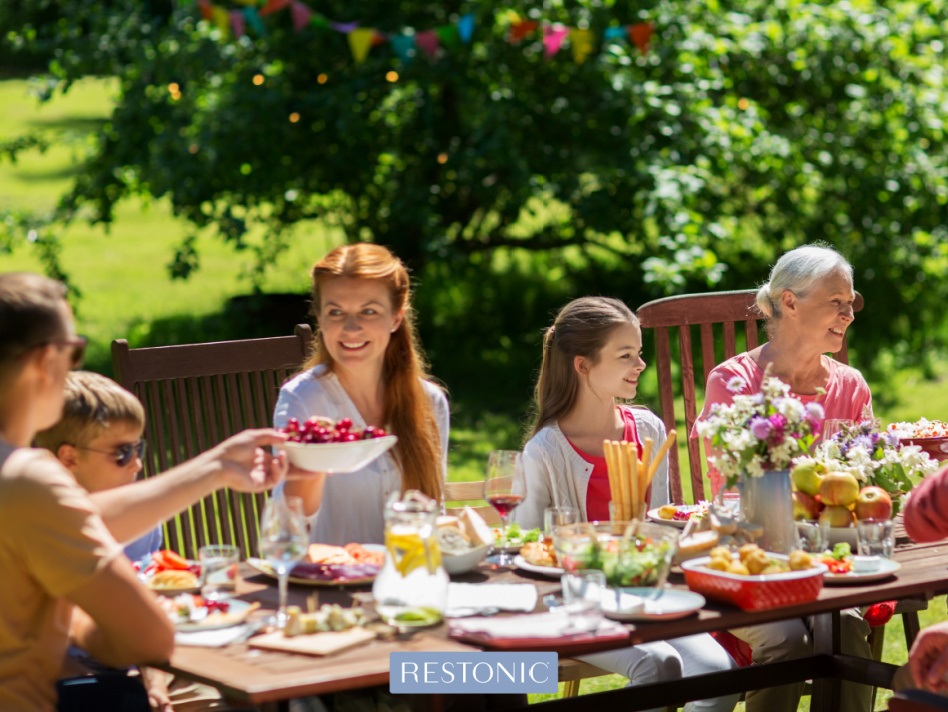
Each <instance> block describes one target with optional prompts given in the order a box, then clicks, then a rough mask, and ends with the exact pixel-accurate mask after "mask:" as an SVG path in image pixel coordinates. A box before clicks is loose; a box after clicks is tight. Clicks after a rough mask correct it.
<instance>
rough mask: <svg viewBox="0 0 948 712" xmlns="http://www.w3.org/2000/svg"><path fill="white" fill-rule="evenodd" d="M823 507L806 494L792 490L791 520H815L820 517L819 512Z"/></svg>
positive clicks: (814, 498)
mask: <svg viewBox="0 0 948 712" xmlns="http://www.w3.org/2000/svg"><path fill="white" fill-rule="evenodd" d="M822 508H823V506H822V505H821V504H820V502H819V501H818V500H817V499H816V497H811V496H810V495H808V494H807V493H806V492H801V491H800V490H794V492H793V518H794V519H816V518H817V517H819V516H820V510H821V509H822Z"/></svg>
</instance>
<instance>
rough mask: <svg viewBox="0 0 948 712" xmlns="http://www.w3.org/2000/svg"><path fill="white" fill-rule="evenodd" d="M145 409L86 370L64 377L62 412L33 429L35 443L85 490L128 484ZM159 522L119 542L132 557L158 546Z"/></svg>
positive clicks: (139, 450) (141, 446)
mask: <svg viewBox="0 0 948 712" xmlns="http://www.w3.org/2000/svg"><path fill="white" fill-rule="evenodd" d="M144 429H145V409H144V408H142V404H141V403H140V402H139V401H138V399H137V398H136V397H135V396H134V395H132V394H131V393H129V392H128V391H127V390H125V389H124V388H122V387H121V386H120V385H119V384H118V383H116V382H115V381H113V380H112V379H111V378H106V377H105V376H101V375H99V374H98V373H92V372H91V371H72V372H70V373H69V374H68V375H67V376H66V401H65V403H64V404H63V415H62V418H60V419H59V422H58V423H56V424H55V425H54V426H53V427H51V428H49V429H47V430H44V431H42V432H40V433H38V434H37V436H36V444H37V445H38V446H39V447H44V448H46V449H47V450H49V451H50V452H52V453H53V454H54V455H55V456H56V457H57V458H58V459H59V461H60V462H61V463H62V464H63V465H64V466H65V467H66V469H67V470H69V471H70V472H71V473H72V474H73V476H74V477H75V478H76V481H77V482H78V483H79V484H80V485H82V487H83V489H85V490H86V491H87V492H101V491H103V490H108V489H112V488H113V487H120V486H122V485H127V484H131V483H132V482H134V481H135V476H136V475H137V474H138V473H139V472H140V471H141V469H142V460H141V458H142V455H144V453H145V441H144V440H142V439H141V438H142V432H143V431H144ZM161 544H162V535H161V526H160V525H159V526H157V527H155V528H154V529H152V530H151V531H150V532H148V534H146V535H145V536H143V537H142V538H140V539H137V540H136V541H133V542H132V543H130V544H127V545H126V546H125V555H126V556H127V557H128V558H129V559H130V560H132V561H138V560H140V559H141V558H142V557H144V556H146V555H147V554H151V553H152V552H155V551H158V550H159V549H160V548H161Z"/></svg>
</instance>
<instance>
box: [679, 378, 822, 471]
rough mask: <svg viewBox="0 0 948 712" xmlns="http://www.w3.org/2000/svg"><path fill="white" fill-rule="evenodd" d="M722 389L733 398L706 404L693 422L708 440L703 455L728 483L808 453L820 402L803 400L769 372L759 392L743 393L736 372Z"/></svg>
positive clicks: (783, 466)
mask: <svg viewBox="0 0 948 712" xmlns="http://www.w3.org/2000/svg"><path fill="white" fill-rule="evenodd" d="M727 389H728V390H729V391H730V392H731V393H734V394H735V395H734V400H733V402H732V403H731V404H730V405H725V404H724V403H716V404H714V405H713V406H711V415H710V416H708V418H707V419H705V420H704V421H702V422H700V423H698V435H700V436H701V437H702V438H705V439H707V440H709V441H710V443H711V447H712V449H713V451H714V452H713V454H710V455H709V456H708V460H710V461H711V463H712V464H713V465H714V466H715V467H716V468H717V470H718V472H720V473H721V475H723V476H724V477H725V478H727V486H728V487H732V486H734V485H735V484H737V483H738V482H739V481H740V479H741V478H742V477H747V476H749V477H761V476H763V474H764V472H766V471H768V470H785V469H788V468H789V467H790V466H791V463H792V462H793V460H794V458H796V457H799V456H801V455H805V454H806V453H807V452H809V448H810V446H811V445H812V444H813V442H814V441H815V440H816V437H817V433H819V431H820V426H821V423H822V420H823V408H822V406H820V405H819V404H817V403H809V404H807V405H803V403H801V402H800V401H799V400H798V399H796V398H794V397H793V396H791V395H790V386H788V385H787V384H786V383H784V382H783V381H781V380H780V379H779V378H775V377H773V376H767V377H765V378H764V380H763V383H762V384H761V388H760V392H759V393H745V391H746V390H747V384H746V382H745V381H744V379H742V378H740V377H737V376H735V377H734V378H732V379H731V380H730V381H729V382H728V384H727Z"/></svg>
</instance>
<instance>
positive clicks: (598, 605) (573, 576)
mask: <svg viewBox="0 0 948 712" xmlns="http://www.w3.org/2000/svg"><path fill="white" fill-rule="evenodd" d="M560 583H561V584H562V586H563V607H564V608H565V609H566V615H567V619H568V621H569V627H570V629H572V630H575V631H579V632H583V633H592V632H593V631H595V630H596V629H597V628H598V627H599V625H600V624H601V623H602V596H603V595H604V592H605V591H606V575H605V574H604V573H603V572H602V571H596V570H591V569H590V570H579V571H574V572H572V573H566V574H563V575H562V577H561V578H560Z"/></svg>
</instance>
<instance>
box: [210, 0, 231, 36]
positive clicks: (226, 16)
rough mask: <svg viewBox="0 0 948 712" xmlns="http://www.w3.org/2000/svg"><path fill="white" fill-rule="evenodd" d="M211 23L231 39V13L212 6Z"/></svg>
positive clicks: (218, 6)
mask: <svg viewBox="0 0 948 712" xmlns="http://www.w3.org/2000/svg"><path fill="white" fill-rule="evenodd" d="M211 22H213V23H214V26H215V27H216V28H217V29H219V30H220V31H221V34H222V35H224V37H230V13H229V12H228V11H227V8H224V7H221V6H220V5H211Z"/></svg>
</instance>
